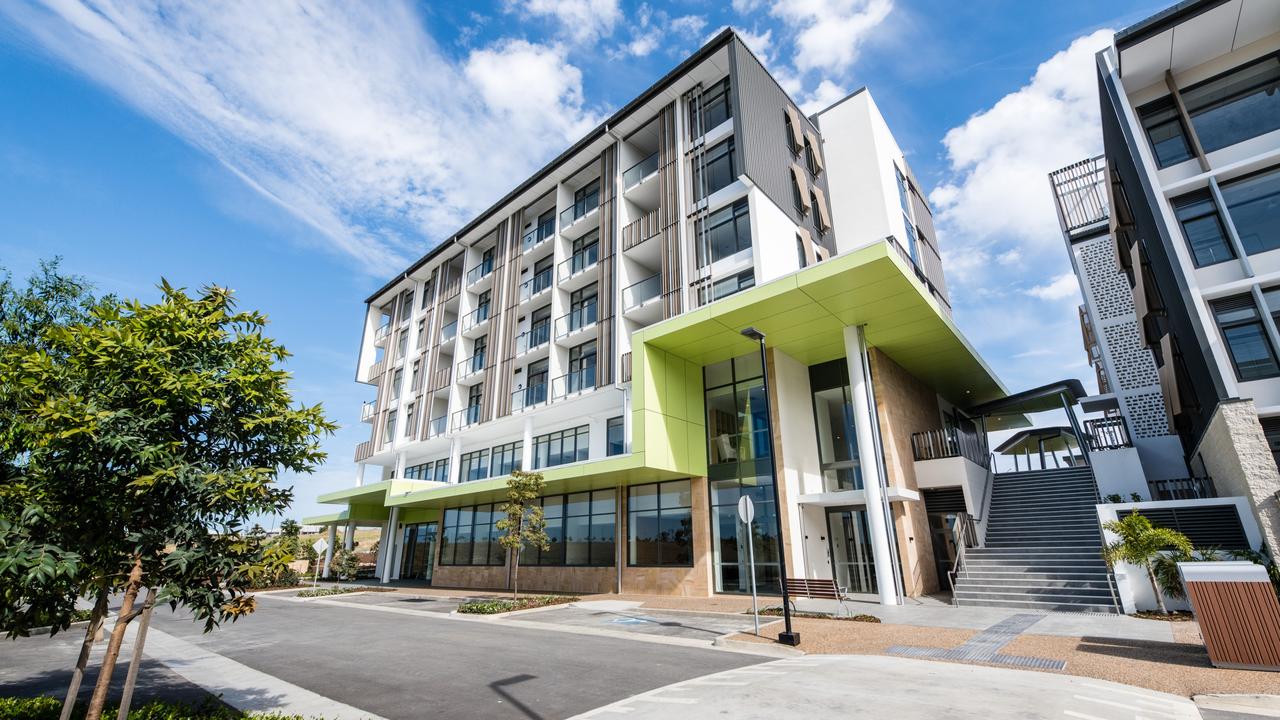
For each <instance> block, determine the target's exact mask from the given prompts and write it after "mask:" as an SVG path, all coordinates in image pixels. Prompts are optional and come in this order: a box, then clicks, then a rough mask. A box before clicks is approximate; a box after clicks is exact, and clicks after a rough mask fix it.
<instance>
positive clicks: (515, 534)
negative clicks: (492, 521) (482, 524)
mask: <svg viewBox="0 0 1280 720" xmlns="http://www.w3.org/2000/svg"><path fill="white" fill-rule="evenodd" d="M544 487H546V483H545V482H544V481H543V479H542V473H538V472H524V471H521V470H516V471H515V472H513V473H511V477H509V478H507V501H506V502H505V503H503V504H502V512H503V513H505V514H506V517H504V518H502V519H501V520H499V521H498V529H499V530H501V531H503V533H502V537H500V538H498V542H500V543H501V544H502V547H504V548H506V549H507V551H508V552H510V553H511V555H512V564H511V596H512V597H513V598H517V599H518V598H519V597H520V551H521V550H523V549H524V548H525V547H526V546H528V547H536V548H538V549H540V550H546V549H548V548H549V547H551V540H550V539H549V538H547V521H546V518H544V517H543V516H542V505H541V504H539V503H538V498H539V497H541V496H542V490H543V488H544Z"/></svg>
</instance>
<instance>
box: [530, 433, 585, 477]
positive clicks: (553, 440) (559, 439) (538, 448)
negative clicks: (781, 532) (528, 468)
mask: <svg viewBox="0 0 1280 720" xmlns="http://www.w3.org/2000/svg"><path fill="white" fill-rule="evenodd" d="M589 434H590V428H589V427H588V426H586V425H581V426H579V427H576V428H569V429H567V430H557V431H556V432H550V433H547V434H546V435H539V436H537V437H535V438H534V439H533V467H534V469H535V470H537V469H541V468H544V467H553V466H555V465H564V464H566V463H571V462H580V461H582V460H586V459H587V439H588V436H589Z"/></svg>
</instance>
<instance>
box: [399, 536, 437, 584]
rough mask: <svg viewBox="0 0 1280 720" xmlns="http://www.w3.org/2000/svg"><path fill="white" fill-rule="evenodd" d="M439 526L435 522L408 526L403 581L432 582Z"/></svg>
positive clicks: (404, 544) (402, 559)
mask: <svg viewBox="0 0 1280 720" xmlns="http://www.w3.org/2000/svg"><path fill="white" fill-rule="evenodd" d="M436 533H437V524H436V523H433V522H429V523H418V524H416V525H406V526H405V528H404V542H403V543H402V546H403V547H404V551H403V554H402V556H401V561H400V579H401V580H426V581H427V582H431V568H432V563H431V559H432V558H433V557H434V556H435V553H436Z"/></svg>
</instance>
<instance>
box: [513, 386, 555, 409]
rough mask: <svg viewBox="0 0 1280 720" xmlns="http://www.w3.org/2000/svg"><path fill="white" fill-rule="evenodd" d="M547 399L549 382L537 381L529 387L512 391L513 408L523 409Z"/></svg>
mask: <svg viewBox="0 0 1280 720" xmlns="http://www.w3.org/2000/svg"><path fill="white" fill-rule="evenodd" d="M546 401H547V384H546V383H545V382H542V383H535V384H533V385H530V386H529V387H526V388H522V389H520V390H516V391H515V392H513V393H511V410H512V412H515V411H517V410H523V409H524V408H527V407H534V406H535V405H541V404H542V403H545V402H546Z"/></svg>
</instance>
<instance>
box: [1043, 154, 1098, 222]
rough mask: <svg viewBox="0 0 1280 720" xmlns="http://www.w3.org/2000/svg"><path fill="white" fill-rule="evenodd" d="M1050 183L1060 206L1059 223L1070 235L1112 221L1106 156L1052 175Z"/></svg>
mask: <svg viewBox="0 0 1280 720" xmlns="http://www.w3.org/2000/svg"><path fill="white" fill-rule="evenodd" d="M1049 183H1050V184H1051V185H1052V186H1053V195H1054V200H1055V201H1056V202H1057V206H1058V220H1059V222H1061V223H1062V227H1063V229H1064V230H1066V231H1067V233H1068V234H1069V235H1073V236H1074V235H1075V234H1076V233H1078V232H1080V231H1082V230H1085V229H1089V228H1093V227H1094V226H1098V225H1100V224H1101V223H1104V222H1106V221H1107V220H1109V219H1110V217H1111V212H1110V208H1109V206H1108V200H1107V165H1106V161H1105V160H1104V158H1103V157H1102V156H1098V157H1095V158H1090V159H1088V160H1081V161H1080V162H1078V163H1075V164H1073V165H1068V166H1067V167H1064V168H1062V169H1061V170H1056V171H1054V172H1052V173H1049Z"/></svg>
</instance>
